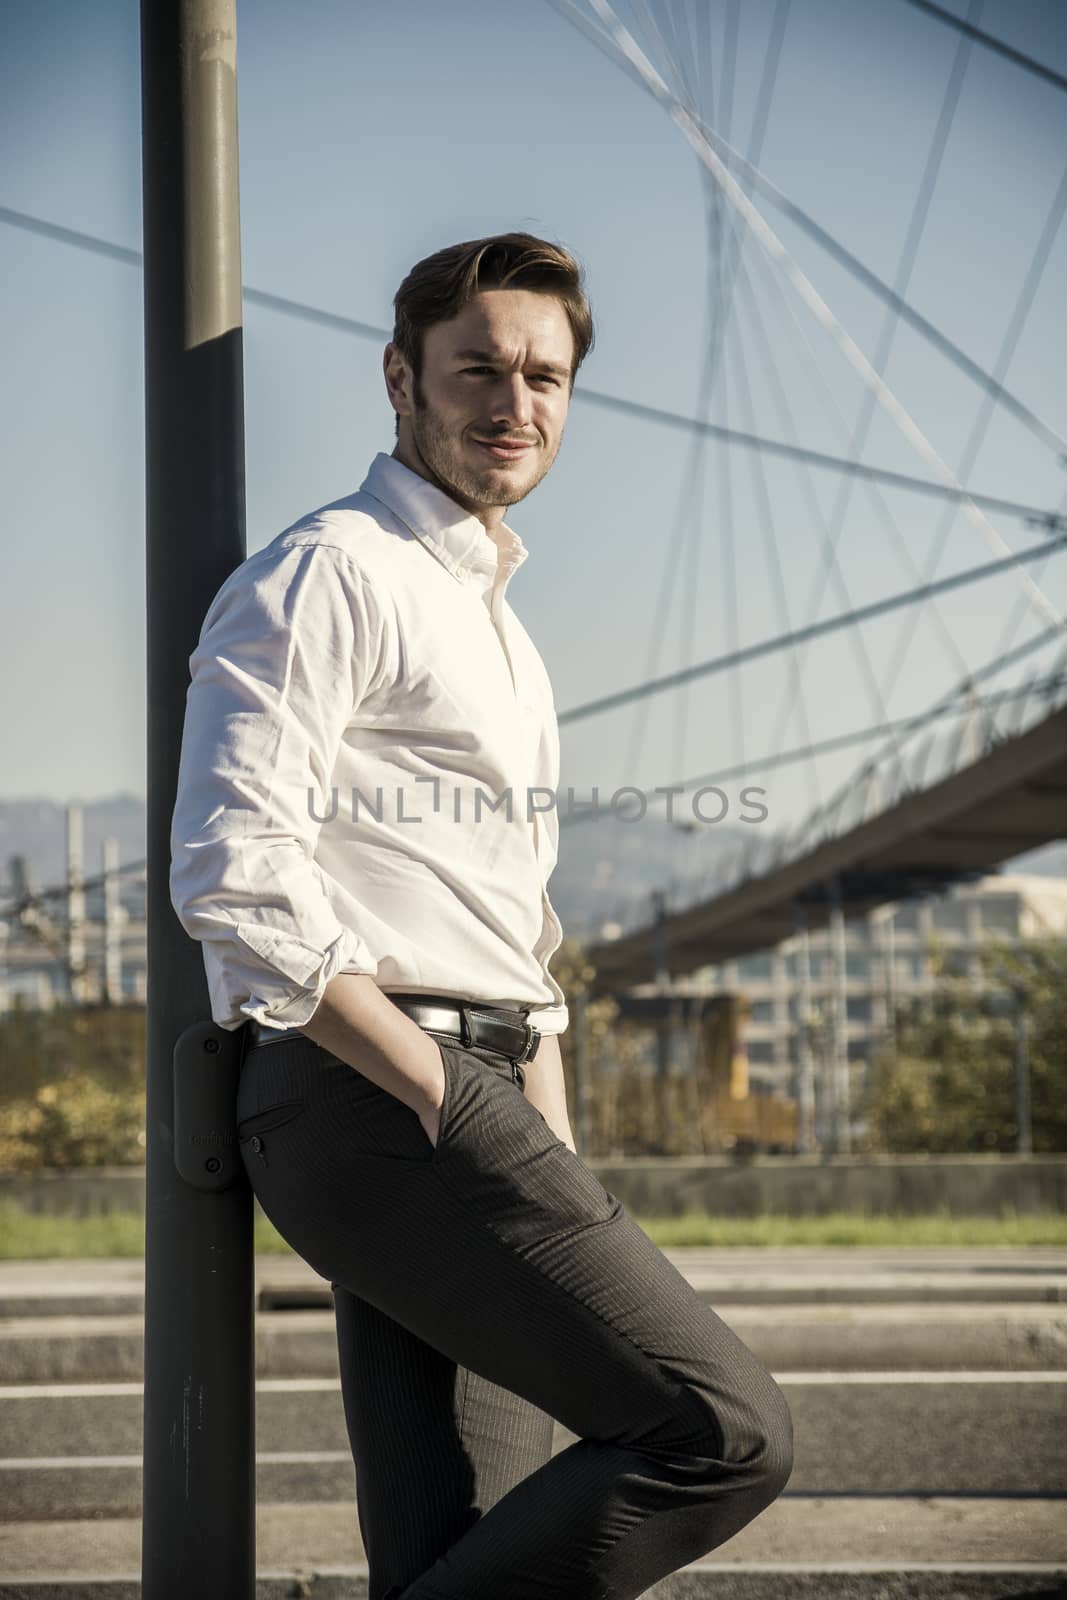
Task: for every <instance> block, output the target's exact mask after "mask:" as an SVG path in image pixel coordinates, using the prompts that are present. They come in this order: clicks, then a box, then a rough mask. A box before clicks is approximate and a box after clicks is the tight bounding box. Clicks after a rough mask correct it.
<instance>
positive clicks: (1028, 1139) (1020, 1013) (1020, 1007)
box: [1015, 986, 1034, 1156]
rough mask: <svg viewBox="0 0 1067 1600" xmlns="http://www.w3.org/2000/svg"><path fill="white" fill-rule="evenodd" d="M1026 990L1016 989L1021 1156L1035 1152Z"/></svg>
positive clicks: (1017, 1113)
mask: <svg viewBox="0 0 1067 1600" xmlns="http://www.w3.org/2000/svg"><path fill="white" fill-rule="evenodd" d="M1026 1035H1027V1016H1026V990H1025V989H1024V988H1022V987H1021V986H1019V987H1017V988H1016V990H1015V1122H1016V1126H1017V1128H1018V1134H1017V1141H1016V1149H1017V1151H1018V1153H1019V1155H1021V1156H1030V1155H1033V1153H1034V1139H1033V1128H1032V1126H1031V1120H1030V1052H1029V1049H1028V1041H1027V1037H1026Z"/></svg>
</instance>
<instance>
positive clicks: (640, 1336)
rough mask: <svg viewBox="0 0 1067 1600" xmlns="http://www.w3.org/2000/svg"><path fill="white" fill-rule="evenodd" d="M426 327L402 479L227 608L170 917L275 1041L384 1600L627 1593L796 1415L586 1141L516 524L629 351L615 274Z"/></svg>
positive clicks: (366, 487)
mask: <svg viewBox="0 0 1067 1600" xmlns="http://www.w3.org/2000/svg"><path fill="white" fill-rule="evenodd" d="M394 304H395V310H396V322H395V328H394V335H393V339H392V341H391V342H390V344H389V345H388V346H387V347H386V350H385V357H384V372H385V383H386V389H387V392H388V396H389V400H390V402H391V404H392V406H393V409H394V411H395V413H396V418H397V423H396V428H397V443H396V447H395V449H394V450H393V452H392V455H391V456H386V455H384V454H380V455H378V456H377V457H376V458H375V460H374V462H373V463H372V465H371V468H370V472H369V474H368V476H367V478H366V480H365V482H364V484H363V485H362V487H361V489H360V490H359V492H358V493H357V494H354V495H352V496H350V497H349V498H347V499H345V500H341V501H339V502H336V503H335V504H334V505H331V506H327V507H324V508H323V509H322V510H320V511H317V512H314V513H312V514H311V515H310V516H308V517H306V518H304V519H302V520H301V521H300V522H298V523H296V524H295V525H294V526H293V527H292V528H290V529H288V530H286V532H285V533H283V534H280V535H279V536H278V537H277V538H276V539H275V540H274V541H273V542H272V543H271V544H269V545H267V546H266V548H265V549H263V550H261V551H259V552H258V553H257V554H255V555H253V556H251V557H250V558H249V559H248V560H247V561H246V562H244V563H243V564H242V565H241V566H240V567H238V568H237V569H236V570H235V571H234V572H233V573H232V574H231V575H230V576H229V578H227V580H226V582H225V583H224V584H223V585H222V587H221V589H220V590H219V593H218V594H217V595H216V597H215V599H214V601H213V602H212V605H211V607H210V608H209V610H208V614H207V617H206V618H205V622H204V626H203V629H202V631H201V636H200V640H199V643H198V645H197V648H196V650H195V651H194V653H193V655H192V657H191V658H190V667H191V672H192V682H191V685H190V689H189V698H188V706H187V714H186V725H185V733H184V739H183V745H182V756H181V767H180V773H179V783H178V800H177V805H176V807H175V813H174V822H173V829H172V851H173V867H172V873H171V897H172V901H173V904H174V907H175V910H176V912H177V914H178V916H179V918H180V919H181V922H182V924H183V926H184V927H185V928H186V930H187V931H188V932H189V933H190V934H191V935H192V936H193V937H195V938H197V939H200V940H202V941H203V947H204V958H205V966H206V971H207V975H208V981H209V988H210V993H211V1004H212V1014H213V1016H214V1018H215V1020H216V1022H217V1023H218V1024H219V1025H220V1026H221V1027H224V1028H236V1027H239V1026H242V1025H245V1026H246V1028H247V1030H248V1033H249V1035H250V1037H249V1039H248V1045H247V1049H246V1052H245V1057H244V1063H243V1067H242V1072H241V1080H240V1089H239V1094H238V1104H237V1119H238V1134H239V1137H240V1139H241V1148H242V1153H243V1158H244V1164H245V1170H246V1172H247V1174H248V1177H249V1180H250V1182H251V1184H252V1186H253V1188H254V1190H255V1193H256V1194H257V1196H258V1197H259V1200H260V1203H261V1205H262V1207H263V1210H264V1211H265V1213H266V1214H267V1216H268V1217H270V1218H271V1220H272V1221H273V1222H274V1223H275V1225H276V1226H277V1227H278V1229H279V1231H280V1232H281V1234H282V1235H283V1236H284V1237H285V1238H286V1239H287V1240H288V1242H289V1243H290V1244H291V1245H292V1246H293V1248H294V1250H296V1252H297V1253H298V1254H299V1255H301V1256H302V1257H303V1258H304V1259H305V1260H306V1261H308V1262H309V1263H310V1264H311V1266H312V1267H314V1268H315V1270H316V1271H318V1272H319V1273H320V1274H321V1275H322V1276H324V1277H326V1278H328V1279H329V1281H330V1282H331V1284H332V1287H333V1290H334V1297H335V1311H336V1319H337V1330H338V1350H339V1358H340V1371H341V1385H342V1397H343V1403H344V1410H345V1417H346V1423H347V1427H348V1432H349V1437H350V1441H351V1446H352V1454H353V1460H354V1463H355V1468H356V1494H357V1501H358V1510H359V1521H360V1528H361V1531H362V1536H363V1542H364V1546H365V1548H366V1551H367V1558H368V1563H369V1568H370V1589H369V1593H370V1600H396V1597H399V1596H401V1595H403V1596H404V1600H480V1597H485V1600H527V1597H530V1600H532V1597H534V1596H537V1597H543V1596H548V1595H551V1596H559V1597H564V1596H575V1597H581V1600H591V1597H594V1596H596V1597H605V1600H607V1597H610V1600H622V1597H629V1596H635V1595H639V1594H642V1593H644V1591H645V1590H646V1589H647V1588H648V1587H649V1586H650V1585H651V1584H653V1583H655V1582H656V1581H657V1580H658V1579H659V1578H661V1577H662V1576H664V1575H665V1574H667V1573H669V1572H672V1571H675V1570H676V1569H677V1568H678V1567H679V1566H681V1565H684V1564H686V1563H688V1562H690V1561H693V1560H695V1559H697V1558H699V1557H700V1556H701V1555H703V1554H705V1553H706V1552H708V1551H709V1550H711V1549H714V1548H715V1547H716V1546H718V1545H720V1544H721V1543H722V1542H723V1541H724V1540H726V1539H728V1538H729V1537H730V1536H731V1535H732V1534H733V1533H735V1532H737V1530H738V1529H739V1528H741V1527H743V1526H744V1525H745V1524H746V1523H747V1522H749V1521H751V1519H752V1518H753V1517H754V1516H756V1515H758V1514H759V1512H760V1511H762V1510H763V1509H764V1508H765V1507H766V1506H767V1505H769V1504H770V1502H771V1501H772V1500H774V1499H775V1497H776V1496H777V1495H778V1494H779V1492H780V1491H781V1489H782V1488H783V1486H784V1484H785V1482H786V1480H787V1479H788V1477H789V1473H790V1470H791V1467H792V1424H791V1418H790V1414H789V1411H788V1408H787V1406H786V1404H785V1399H784V1396H783V1395H782V1392H781V1390H780V1389H779V1387H778V1386H777V1384H776V1383H775V1382H774V1380H773V1378H772V1377H771V1375H770V1373H769V1372H768V1370H767V1368H766V1367H765V1366H764V1365H763V1364H762V1363H761V1362H760V1361H759V1360H758V1358H757V1357H756V1356H754V1355H753V1354H752V1352H751V1351H749V1350H748V1349H747V1348H746V1347H745V1346H744V1345H743V1344H742V1343H741V1342H740V1340H738V1339H737V1337H736V1335H734V1334H733V1333H732V1332H731V1330H730V1329H729V1328H728V1327H727V1326H726V1324H725V1323H723V1322H722V1321H721V1320H720V1319H719V1318H718V1317H717V1316H716V1314H715V1313H714V1312H713V1311H712V1310H711V1309H710V1308H709V1307H707V1306H706V1305H705V1304H704V1303H703V1302H702V1301H701V1300H700V1299H699V1298H698V1297H697V1296H696V1294H695V1293H694V1292H693V1291H692V1289H691V1288H690V1287H689V1285H688V1284H687V1283H686V1281H685V1280H684V1279H683V1278H682V1277H681V1275H680V1274H679V1273H678V1272H677V1271H676V1270H675V1269H674V1267H673V1266H671V1264H670V1263H669V1262H668V1261H667V1259H666V1257H665V1256H664V1255H663V1254H662V1252H661V1251H659V1250H658V1249H656V1247H655V1246H653V1245H652V1243H651V1242H650V1240H649V1239H648V1237H647V1235H646V1234H645V1233H644V1232H643V1231H642V1230H641V1229H640V1228H639V1227H638V1226H637V1225H636V1223H634V1221H633V1220H632V1219H631V1218H630V1217H629V1215H628V1214H627V1213H626V1211H625V1210H624V1209H623V1207H622V1206H621V1204H620V1203H619V1201H618V1200H617V1199H616V1198H615V1197H614V1196H613V1195H611V1194H609V1193H608V1192H607V1191H606V1190H605V1189H604V1188H603V1187H602V1186H601V1184H600V1183H598V1181H597V1180H596V1178H595V1177H594V1176H593V1174H592V1173H591V1172H590V1171H589V1170H588V1168H587V1167H586V1166H585V1165H584V1164H583V1163H582V1162H581V1161H580V1160H579V1159H578V1157H577V1155H576V1154H575V1150H574V1142H573V1139H572V1137H571V1131H570V1125H569V1121H568V1117H567V1105H566V1097H565V1093H564V1086H563V1072H562V1067H561V1062H560V1052H559V1034H560V1033H561V1032H562V1031H563V1030H564V1029H565V1028H566V1026H567V1021H568V1015H567V1006H566V1000H565V997H564V995H563V993H562V991H561V989H560V988H559V986H558V984H557V983H556V981H555V979H554V978H553V977H552V975H551V973H550V971H549V966H548V963H549V958H550V957H551V955H552V954H553V952H554V951H555V950H556V949H557V948H558V945H559V942H560V938H561V936H562V935H561V929H560V925H559V921H558V919H557V918H556V916H555V913H554V911H553V909H552V906H551V904H550V902H549V899H548V895H547V888H546V886H547V882H548V878H549V875H550V873H551V871H552V868H553V866H554V864H555V859H556V848H557V839H558V826H557V818H556V814H555V810H554V807H553V806H552V805H551V804H549V805H548V806H547V807H546V806H545V794H546V792H547V794H548V795H549V796H551V797H554V795H555V791H556V786H557V783H558V776H559V744H558V735H557V729H556V720H555V712H554V708H553V703H552V694H551V689H550V686H549V682H548V678H547V674H546V672H545V669H544V665H543V663H542V661H541V658H540V656H539V655H538V653H537V651H536V649H535V648H534V646H533V644H532V642H531V640H530V639H529V636H528V635H527V633H526V632H525V630H524V629H523V627H522V626H521V624H520V622H519V620H518V618H517V617H516V615H515V613H514V611H513V610H512V609H511V607H510V605H509V604H508V601H507V599H506V595H505V591H506V589H507V586H508V583H509V580H510V578H511V576H512V575H513V574H514V572H515V571H516V570H517V568H518V567H519V566H520V565H521V564H522V562H523V561H524V560H525V559H526V555H527V551H526V548H525V546H524V545H523V544H522V542H521V540H520V539H519V538H518V536H517V535H516V534H515V533H513V532H512V530H511V529H510V528H508V526H507V525H506V523H505V522H504V520H503V516H504V512H505V510H506V508H507V507H509V506H511V505H514V504H516V503H517V502H518V501H520V500H522V499H524V498H525V496H526V495H527V494H529V493H530V491H531V490H532V489H533V488H535V487H536V485H537V484H538V483H539V482H540V481H541V479H542V478H543V477H544V476H545V474H546V473H547V472H548V470H549V469H550V467H551V466H552V463H553V461H554V460H555V458H556V455H557V452H558V450H559V447H560V443H561V440H562V437H563V429H564V424H565V421H566V416H567V409H568V405H569V401H570V396H571V391H572V389H573V385H574V378H575V374H576V372H577V370H578V367H579V365H580V363H581V361H582V360H583V359H584V357H585V356H586V354H587V353H588V350H589V348H590V346H591V344H592V339H593V325H592V317H591V313H590V311H589V306H588V302H587V301H586V298H585V295H584V292H583V289H582V282H581V271H580V268H579V267H578V265H577V263H576V262H575V261H574V259H573V257H571V256H570V254H569V253H568V252H566V251H565V250H563V249H561V248H559V247H558V246H556V245H554V244H550V243H548V242H546V241H544V240H541V239H537V238H535V237H533V236H531V235H529V234H525V233H512V234H504V235H500V236H497V237H494V238H490V239H482V240H476V241H471V242H468V243H464V244H459V245H454V246H451V247H450V248H448V249H445V250H441V251H438V252H437V253H436V254H435V255H432V256H430V257H428V258H427V259H426V260H424V261H421V262H419V263H418V264H417V265H416V266H415V267H414V268H413V269H412V271H411V272H410V273H409V274H408V276H407V278H406V279H405V280H404V282H403V284H402V285H401V287H400V289H399V290H398V292H397V295H396V299H395V302H394ZM531 1019H532V1020H531ZM553 1419H558V1420H559V1421H560V1422H561V1423H563V1424H564V1425H565V1426H566V1427H567V1428H569V1429H571V1430H572V1431H573V1432H574V1433H575V1434H576V1435H578V1439H577V1442H576V1443H574V1444H572V1445H571V1446H570V1447H569V1448H567V1449H565V1450H561V1451H559V1452H557V1454H556V1455H555V1456H553V1455H552V1442H553V1440H552V1429H553Z"/></svg>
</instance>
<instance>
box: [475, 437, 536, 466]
mask: <svg viewBox="0 0 1067 1600" xmlns="http://www.w3.org/2000/svg"><path fill="white" fill-rule="evenodd" d="M474 442H475V444H476V445H478V446H479V448H480V449H482V450H487V451H488V452H489V454H490V455H491V456H493V457H494V459H495V460H497V461H517V460H518V459H519V457H520V456H524V455H525V454H526V452H527V450H532V449H533V446H532V445H531V444H530V443H529V442H528V441H521V440H520V441H514V440H509V439H503V440H501V439H494V440H492V441H489V440H486V439H475V441H474Z"/></svg>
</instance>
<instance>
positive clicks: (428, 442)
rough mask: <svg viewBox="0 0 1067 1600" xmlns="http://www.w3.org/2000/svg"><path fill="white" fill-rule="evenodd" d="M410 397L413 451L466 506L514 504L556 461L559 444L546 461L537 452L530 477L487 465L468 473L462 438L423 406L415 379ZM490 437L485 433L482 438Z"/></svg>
mask: <svg viewBox="0 0 1067 1600" xmlns="http://www.w3.org/2000/svg"><path fill="white" fill-rule="evenodd" d="M412 398H413V401H414V406H415V410H414V414H413V415H412V418H411V432H412V437H413V438H414V440H415V448H416V449H417V450H418V452H419V455H420V456H421V457H422V459H423V461H424V462H425V463H426V465H427V466H428V467H429V469H430V471H431V472H432V473H433V474H434V476H435V477H436V478H437V480H438V481H439V483H440V484H441V486H442V487H443V488H444V490H445V491H446V493H448V494H451V495H454V496H455V497H457V498H458V499H460V500H461V502H465V503H466V504H467V505H468V506H513V505H517V504H518V502H519V501H520V500H525V498H526V496H527V495H528V494H529V493H530V492H531V490H533V489H536V488H537V485H538V484H539V483H540V482H541V479H542V478H543V477H544V476H545V474H546V473H547V472H548V470H549V468H550V467H551V465H552V463H553V461H554V460H555V459H556V454H557V453H558V451H559V441H557V444H556V449H555V451H553V453H552V455H551V456H550V457H549V458H548V460H547V461H546V460H545V457H544V452H543V451H539V452H538V456H537V457H536V458H535V459H537V460H539V470H537V472H536V474H535V476H534V477H532V478H529V479H526V480H520V479H517V478H515V477H512V475H511V474H510V473H504V472H501V471H499V469H498V470H496V471H494V469H493V468H492V467H491V466H489V467H487V468H486V469H485V470H484V471H482V472H475V471H472V469H471V468H470V467H469V466H468V465H467V464H466V462H465V461H464V459H463V449H464V445H463V437H462V435H458V434H453V433H452V432H451V431H450V430H449V428H448V427H447V426H446V425H445V424H444V423H443V422H442V421H441V419H440V416H439V415H438V413H437V412H436V411H435V410H434V408H433V407H432V406H431V405H428V404H427V401H426V397H425V395H424V394H423V393H422V389H421V387H420V385H419V383H418V381H417V380H416V383H415V387H414V393H413V396H412ZM491 437H492V435H491V434H490V433H489V432H488V431H487V432H486V438H491Z"/></svg>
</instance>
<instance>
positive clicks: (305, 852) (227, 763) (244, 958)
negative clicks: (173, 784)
mask: <svg viewBox="0 0 1067 1600" xmlns="http://www.w3.org/2000/svg"><path fill="white" fill-rule="evenodd" d="M375 628H376V622H375V616H374V608H373V606H372V605H371V603H370V601H369V599H368V596H367V593H366V590H365V587H364V584H363V580H362V576H361V574H360V571H359V569H358V567H357V566H356V564H355V562H354V561H353V559H352V558H351V557H350V556H349V555H347V554H346V553H345V552H344V551H342V550H339V549H337V548H336V547H335V546H332V545H324V544H318V543H303V544H300V543H297V544H289V545H285V546H282V547H280V548H279V549H277V550H276V549H273V548H271V547H268V549H267V550H266V551H261V552H259V553H258V554H257V555H255V556H252V557H250V558H249V559H248V560H247V561H246V562H244V563H242V565H241V566H240V567H238V568H236V569H235V570H234V572H232V573H231V574H230V576H229V577H228V578H227V579H226V581H225V582H224V583H223V585H222V587H221V588H220V589H219V591H218V593H217V594H216V596H215V598H214V600H213V601H212V603H211V606H210V607H209V610H208V613H207V616H206V617H205V619H204V624H203V627H202V629H201V632H200V638H199V641H198V643H197V647H196V649H195V650H194V652H193V654H192V655H191V656H190V658H189V669H190V675H191V681H190V684H189V689H188V692H187V697H186V713H185V726H184V732H183V737H182V748H181V759H180V764H179V772H178V789H177V798H176V803H175V807H174V814H173V818H172V823H171V837H170V847H171V869H170V898H171V904H172V905H173V907H174V910H175V912H176V914H177V916H178V919H179V921H180V922H181V924H182V927H183V928H184V929H185V931H186V932H187V933H188V934H189V935H190V936H191V937H192V938H194V939H197V940H199V941H200V942H201V945H202V948H203V956H204V968H205V972H206V974H207V981H208V991H209V995H210V1002H211V1013H212V1017H213V1019H214V1021H215V1022H216V1023H217V1024H218V1026H219V1027H221V1028H226V1029H234V1028H238V1027H240V1026H241V1024H242V1023H244V1022H246V1021H248V1020H249V1018H254V1019H255V1020H256V1021H258V1022H261V1023H263V1024H265V1025H266V1026H267V1027H272V1026H273V1027H278V1028H282V1027H299V1026H301V1025H302V1024H303V1023H305V1022H307V1021H308V1020H309V1019H310V1018H311V1016H312V1015H313V1013H314V1011H315V1009H316V1007H317V1006H318V1003H319V1000H320V999H321V997H322V993H323V990H324V989H325V987H326V985H327V984H328V983H329V981H330V979H331V978H332V977H334V975H335V974H336V973H338V972H341V971H347V972H367V973H370V974H371V975H374V974H375V973H376V972H377V970H378V960H377V958H376V957H375V954H374V952H373V951H372V950H371V949H370V948H369V946H368V945H367V943H366V942H365V940H364V939H363V938H362V936H361V934H360V932H359V930H358V929H356V928H352V927H346V926H343V925H342V924H341V922H340V921H339V920H338V917H337V915H336V913H335V911H334V909H333V906H332V904H331V902H330V898H329V895H328V892H327V886H326V882H325V879H324V874H323V872H322V869H321V868H320V867H319V865H318V863H317V862H316V861H315V859H314V851H315V845H316V841H317V839H318V835H319V831H320V828H321V826H322V823H321V821H320V820H318V817H319V816H321V815H322V814H323V811H324V803H325V806H326V814H328V803H329V796H330V790H331V783H332V774H333V771H334V766H335V761H336V755H337V751H338V748H339V745H340V742H341V740H342V738H343V735H344V732H345V728H346V726H347V725H348V723H349V721H350V719H351V717H352V715H353V712H354V710H355V708H356V707H357V706H358V705H359V702H360V700H361V698H362V697H363V695H364V693H365V690H366V686H367V682H368V679H369V674H370V670H371V664H372V663H373V661H374V660H375V655H376V648H377V646H376V643H375Z"/></svg>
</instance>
